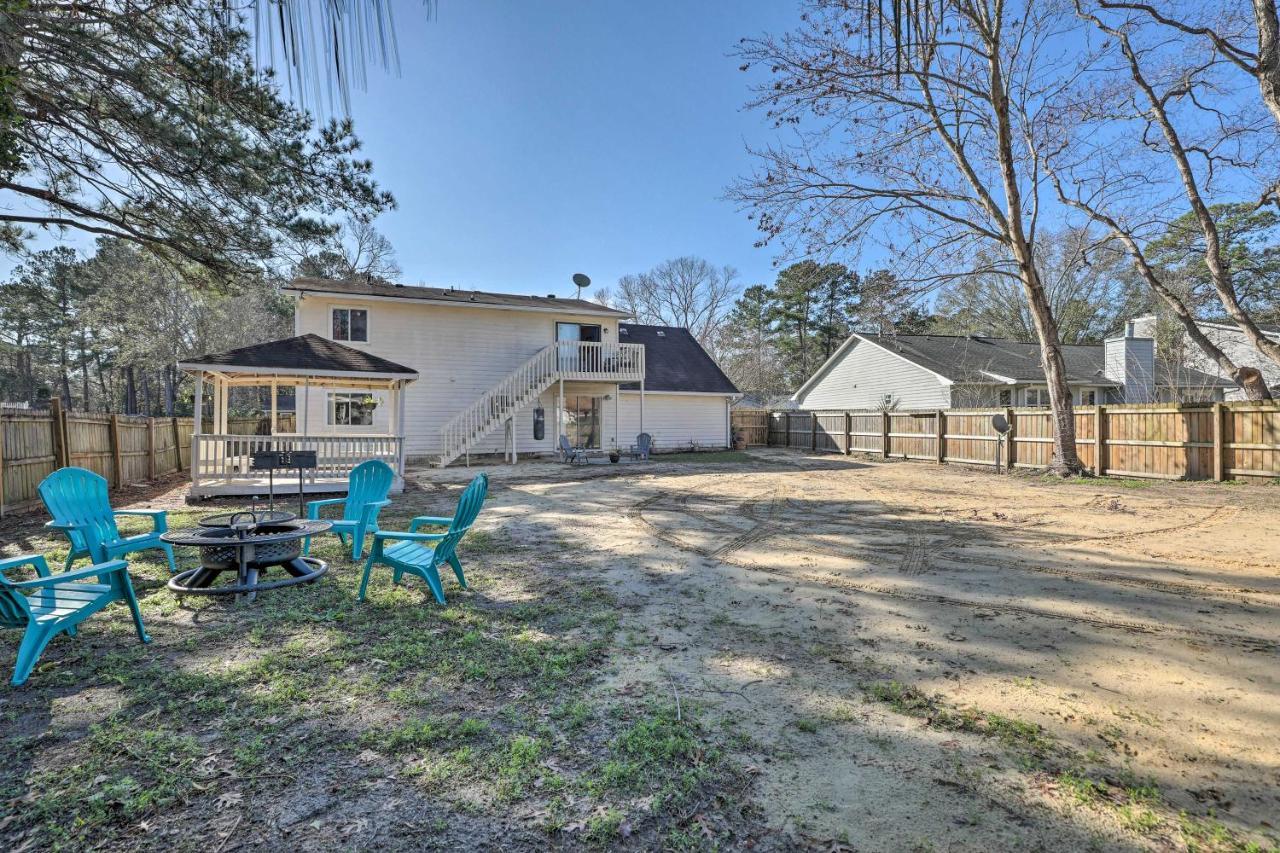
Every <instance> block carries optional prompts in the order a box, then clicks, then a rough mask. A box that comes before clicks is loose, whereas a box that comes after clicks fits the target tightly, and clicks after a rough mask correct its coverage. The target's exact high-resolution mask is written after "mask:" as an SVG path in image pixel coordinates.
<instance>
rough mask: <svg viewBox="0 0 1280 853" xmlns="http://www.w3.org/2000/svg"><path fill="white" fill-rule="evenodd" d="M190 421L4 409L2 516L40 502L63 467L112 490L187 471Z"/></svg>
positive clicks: (0, 422)
mask: <svg viewBox="0 0 1280 853" xmlns="http://www.w3.org/2000/svg"><path fill="white" fill-rule="evenodd" d="M192 426H193V423H192V419H191V418H148V417H141V416H137V415H110V414H96V413H90V412H69V411H66V410H64V409H63V408H62V407H61V406H60V405H58V401H57V400H55V401H54V405H53V406H52V408H50V409H49V410H48V411H39V410H29V409H3V410H0V514H2V513H4V512H6V511H8V510H10V509H14V508H17V507H22V506H24V505H26V504H29V503H31V502H33V501H35V500H36V499H37V498H38V496H39V495H38V493H37V491H36V487H37V486H38V485H39V484H40V481H41V480H43V479H44V478H45V477H47V476H49V474H51V473H53V472H54V471H55V470H57V469H58V468H62V467H65V466H67V465H75V466H78V467H81V468H88V469H89V470H90V471H96V472H97V473H99V474H101V475H102V476H103V477H106V478H107V482H108V483H110V484H111V485H112V486H113V487H119V486H122V485H124V484H125V483H136V482H139V481H142V480H149V479H152V478H155V477H158V476H160V475H162V474H170V473H173V472H175V471H186V470H188V469H189V467H190V465H191V430H192Z"/></svg>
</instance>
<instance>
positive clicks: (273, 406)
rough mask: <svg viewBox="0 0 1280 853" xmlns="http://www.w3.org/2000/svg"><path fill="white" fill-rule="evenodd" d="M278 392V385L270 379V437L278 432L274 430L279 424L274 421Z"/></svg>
mask: <svg viewBox="0 0 1280 853" xmlns="http://www.w3.org/2000/svg"><path fill="white" fill-rule="evenodd" d="M278 390H279V385H278V383H277V381H276V380H275V379H272V380H271V434H272V435H275V434H276V433H277V432H278V431H279V430H278V429H277V428H276V427H277V426H278V424H279V422H278V421H277V420H276V414H277V413H276V397H277V396H279V394H278Z"/></svg>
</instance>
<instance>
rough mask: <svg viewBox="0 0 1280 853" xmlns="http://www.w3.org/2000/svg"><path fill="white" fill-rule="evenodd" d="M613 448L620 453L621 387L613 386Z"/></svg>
mask: <svg viewBox="0 0 1280 853" xmlns="http://www.w3.org/2000/svg"><path fill="white" fill-rule="evenodd" d="M613 447H614V449H615V450H617V451H618V452H619V453H621V452H622V386H621V385H615V386H613Z"/></svg>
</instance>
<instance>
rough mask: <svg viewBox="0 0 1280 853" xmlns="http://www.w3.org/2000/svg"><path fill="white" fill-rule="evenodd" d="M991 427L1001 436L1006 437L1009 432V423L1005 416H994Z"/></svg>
mask: <svg viewBox="0 0 1280 853" xmlns="http://www.w3.org/2000/svg"><path fill="white" fill-rule="evenodd" d="M991 426H992V428H993V429H994V430H995V431H996V432H998V433H1000V434H1001V435H1004V434H1005V433H1007V432H1008V431H1009V422H1008V421H1007V420H1005V418H1004V415H992V416H991Z"/></svg>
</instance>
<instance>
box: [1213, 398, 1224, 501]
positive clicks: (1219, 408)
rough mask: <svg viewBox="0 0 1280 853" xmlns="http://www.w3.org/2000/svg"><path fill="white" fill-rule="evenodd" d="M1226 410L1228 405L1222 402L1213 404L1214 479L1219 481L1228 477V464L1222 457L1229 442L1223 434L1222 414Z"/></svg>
mask: <svg viewBox="0 0 1280 853" xmlns="http://www.w3.org/2000/svg"><path fill="white" fill-rule="evenodd" d="M1225 410H1226V407H1224V406H1223V405H1222V404H1221V403H1214V404H1213V479H1215V480H1217V481H1218V482H1219V483H1221V482H1222V481H1223V480H1225V479H1226V478H1227V471H1226V467H1227V466H1226V465H1225V464H1224V462H1223V458H1222V455H1223V451H1224V450H1226V444H1227V442H1226V441H1225V437H1224V436H1223V434H1222V414H1223V412H1224V411H1225Z"/></svg>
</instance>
